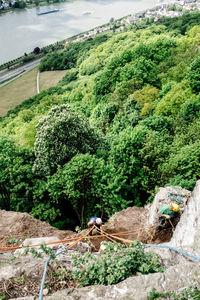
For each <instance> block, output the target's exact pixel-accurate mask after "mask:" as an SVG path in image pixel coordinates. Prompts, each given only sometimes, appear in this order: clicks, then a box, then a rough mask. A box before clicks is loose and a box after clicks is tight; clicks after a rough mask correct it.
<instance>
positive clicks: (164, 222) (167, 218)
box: [157, 203, 182, 231]
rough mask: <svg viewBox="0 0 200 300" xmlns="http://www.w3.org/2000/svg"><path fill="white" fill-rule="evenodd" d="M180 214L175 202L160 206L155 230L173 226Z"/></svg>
mask: <svg viewBox="0 0 200 300" xmlns="http://www.w3.org/2000/svg"><path fill="white" fill-rule="evenodd" d="M181 215H182V211H181V210H180V208H179V206H178V204H176V203H170V204H167V205H164V206H162V207H161V208H160V210H159V212H158V216H159V219H158V221H159V224H160V226H158V227H157V230H158V231H160V230H162V229H167V228H169V227H175V226H176V225H177V223H178V222H179V220H180V217H181Z"/></svg>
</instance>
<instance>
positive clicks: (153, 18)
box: [0, 0, 200, 70]
mask: <svg viewBox="0 0 200 300" xmlns="http://www.w3.org/2000/svg"><path fill="white" fill-rule="evenodd" d="M16 1H23V0H0V4H1V6H0V11H1V9H2V8H4V7H7V6H8V5H13V4H14V3H16ZM25 1H27V2H29V3H30V2H31V1H39V0H25ZM41 1H42V0H41ZM47 1H48V0H47ZM49 1H51V0H49ZM53 1H57V2H59V1H63V0H53ZM158 1H159V0H158ZM40 3H41V2H40ZM43 3H44V2H43ZM186 11H188V12H194V11H200V0H176V1H171V2H170V3H169V2H168V3H164V2H160V3H159V2H158V5H157V6H156V7H154V8H151V9H147V10H146V11H142V12H138V13H135V14H130V15H128V16H125V17H122V18H120V19H116V20H115V19H114V18H111V19H110V20H109V22H108V23H107V24H103V25H101V26H98V27H96V28H93V29H91V30H88V31H86V32H82V33H79V34H77V35H75V36H73V37H70V38H66V39H64V40H62V41H58V42H56V43H54V44H50V45H47V46H44V47H43V48H41V49H40V48H39V47H37V48H38V49H39V51H38V52H37V53H35V49H34V51H33V52H31V53H29V54H28V55H27V54H26V53H25V54H24V56H21V57H19V58H16V59H14V60H12V61H9V62H6V63H4V64H2V65H1V66H0V70H2V69H4V68H8V69H10V68H13V67H17V66H20V65H23V64H24V63H27V62H29V61H32V60H34V59H38V58H42V57H43V56H44V55H46V53H48V51H49V50H50V51H52V50H55V51H56V50H60V49H64V48H65V46H66V45H67V44H71V43H74V42H80V41H83V40H86V39H88V38H92V37H94V36H96V35H99V34H103V33H109V32H123V31H125V30H127V28H128V27H131V26H133V25H134V24H135V26H137V23H138V22H140V21H142V20H148V19H149V20H150V23H152V22H157V21H159V20H161V19H162V18H163V17H170V18H173V17H178V16H180V15H182V14H183V13H184V12H186Z"/></svg>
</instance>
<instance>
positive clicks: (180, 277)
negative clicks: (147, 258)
mask: <svg viewBox="0 0 200 300" xmlns="http://www.w3.org/2000/svg"><path fill="white" fill-rule="evenodd" d="M190 195H191V194H190V192H189V191H187V190H184V189H181V188H180V187H178V190H177V187H175V188H174V187H168V188H160V190H159V192H158V194H157V195H156V197H155V200H154V203H153V205H152V206H151V207H150V208H149V212H150V213H149V217H148V209H147V208H145V209H142V208H134V207H133V208H128V209H126V210H124V211H122V212H119V213H117V214H115V215H114V216H113V217H112V218H111V219H110V220H109V222H108V223H106V224H105V225H104V227H103V229H104V230H105V231H106V232H119V231H127V230H131V229H132V228H134V229H135V231H136V233H135V235H134V233H133V232H132V233H130V235H129V236H128V237H127V236H125V238H130V239H133V238H137V237H139V235H140V231H142V227H144V226H145V220H147V219H148V222H149V223H150V224H152V223H154V221H155V219H156V218H157V215H156V213H157V210H158V209H159V208H160V207H161V206H162V205H163V204H166V203H169V202H171V201H173V199H172V198H173V197H174V198H176V199H178V200H179V201H183V203H182V206H183V207H184V213H183V215H182V216H181V219H180V222H179V223H178V225H177V226H176V229H175V232H174V235H173V237H172V239H171V241H170V243H168V244H163V246H172V247H174V248H177V249H180V250H182V251H184V252H188V253H189V254H193V255H196V256H199V250H200V219H199V215H200V200H199V199H200V180H199V181H197V183H196V186H195V189H194V191H193V192H192V195H191V197H190ZM170 197H171V198H170ZM151 246H152V248H147V249H146V250H145V251H154V252H156V253H158V254H159V255H160V256H161V258H162V264H163V267H164V269H165V271H164V273H155V274H148V275H138V276H132V277H129V278H128V279H126V280H124V281H123V282H120V283H118V284H116V285H112V286H90V287H84V288H76V289H75V288H68V289H63V290H61V291H58V292H56V293H54V294H52V295H46V296H44V297H43V299H44V300H55V299H59V300H66V299H68V300H76V299H79V300H93V299H96V300H104V299H105V300H114V299H115V300H116V299H118V300H134V299H135V300H146V299H147V296H148V295H149V293H150V292H151V291H152V289H153V288H156V290H157V291H158V292H161V293H162V292H167V291H168V292H170V291H175V292H178V291H180V290H182V289H183V288H188V287H190V286H191V285H194V284H195V283H196V282H200V265H199V264H200V262H199V261H197V260H194V259H192V258H188V257H187V256H182V255H180V254H179V253H177V252H175V251H170V250H169V249H163V248H156V245H153V244H152V245H151ZM154 247H155V248H154ZM86 248H88V247H86ZM87 251H88V250H87ZM26 260H27V261H26ZM26 260H24V261H23V265H24V268H23V266H21V265H20V264H19V261H20V258H18V260H17V261H16V264H15V267H14V266H13V268H14V270H11V269H10V266H8V268H7V269H6V266H5V269H4V270H2V272H1V273H0V277H1V276H2V278H3V276H4V277H5V275H6V278H9V276H8V273H9V272H11V273H10V276H11V274H12V275H13V274H15V275H19V274H21V272H27V271H26V270H27V266H28V270H29V271H30V272H31V268H33V274H35V276H38V275H39V276H41V275H42V271H43V268H44V260H37V263H36V261H35V263H34V266H32V267H31V266H30V268H29V262H28V258H26ZM0 261H1V257H0ZM69 263H70V260H69V259H68V257H67V256H65V257H64V255H63V258H62V264H63V266H64V267H66V268H69ZM25 266H26V268H25ZM31 274H32V273H31ZM15 299H19V300H22V299H24V300H33V299H34V300H35V299H38V296H30V297H24V298H15Z"/></svg>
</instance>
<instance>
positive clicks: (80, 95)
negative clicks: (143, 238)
mask: <svg viewBox="0 0 200 300" xmlns="http://www.w3.org/2000/svg"><path fill="white" fill-rule="evenodd" d="M199 20H200V13H199V12H194V13H193V14H189V13H184V14H183V16H181V17H179V18H175V19H162V20H160V21H159V22H157V23H154V22H153V21H152V20H143V21H141V22H140V23H138V24H137V26H136V25H135V24H134V25H133V26H130V28H129V29H127V31H125V32H122V33H115V32H113V33H112V34H108V35H99V36H97V37H95V38H91V39H88V40H85V41H83V42H77V43H72V44H70V45H67V46H66V48H65V49H64V50H63V51H59V52H52V53H49V54H48V55H47V56H46V57H45V58H44V59H43V60H42V61H41V64H40V70H41V72H42V71H48V70H66V74H65V76H64V77H63V79H62V80H60V81H59V83H58V85H57V86H55V87H53V88H50V89H48V90H44V91H42V92H41V93H40V94H38V95H36V96H35V97H32V98H29V99H27V100H25V101H24V102H23V103H22V104H21V105H19V106H17V107H16V108H15V109H13V110H12V111H10V112H8V114H7V116H5V117H3V118H1V120H0V131H1V136H0V187H1V195H0V208H1V209H6V210H12V211H17V212H19V211H20V212H27V213H29V214H31V215H32V216H33V217H35V218H38V219H40V220H42V221H46V222H48V223H50V224H51V225H53V226H55V227H57V228H58V229H70V230H74V228H75V227H76V226H77V225H78V226H80V227H81V228H85V227H86V224H87V220H88V218H89V217H90V216H91V215H101V216H102V218H103V220H104V221H106V220H107V219H108V218H110V217H111V216H112V215H113V214H114V213H116V212H118V211H120V210H122V209H126V208H127V207H130V206H137V207H143V206H144V205H146V204H147V203H150V202H151V201H152V200H153V198H154V196H155V193H156V191H157V188H158V187H159V186H168V185H171V186H182V187H183V188H185V189H188V190H192V189H193V188H194V185H195V182H196V180H197V179H198V178H199V171H200V169H199V168H200V165H199V157H200V135H199V134H200V98H199V92H200V85H199V82H200V53H199V51H200V48H199V43H200V26H199Z"/></svg>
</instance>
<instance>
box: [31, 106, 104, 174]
mask: <svg viewBox="0 0 200 300" xmlns="http://www.w3.org/2000/svg"><path fill="white" fill-rule="evenodd" d="M103 145H104V139H103V137H102V136H100V134H99V133H98V132H97V131H96V130H95V129H94V128H92V127H91V126H90V125H89V124H88V122H87V121H86V120H85V119H83V118H82V117H81V116H80V115H78V114H77V113H75V112H74V111H73V109H72V108H71V107H70V106H69V105H66V104H63V105H60V106H55V107H53V108H52V109H51V110H50V112H49V114H48V115H47V116H46V117H43V118H42V119H41V120H40V121H39V123H38V125H37V126H36V141H35V157H36V159H35V162H34V167H33V170H34V172H36V173H38V174H41V175H49V174H52V173H54V172H55V171H56V169H57V167H58V166H59V165H61V166H62V165H64V164H65V163H67V162H68V161H69V160H70V159H71V158H72V157H73V156H74V155H76V154H78V153H91V154H94V153H95V152H96V151H97V149H98V148H101V147H103Z"/></svg>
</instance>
